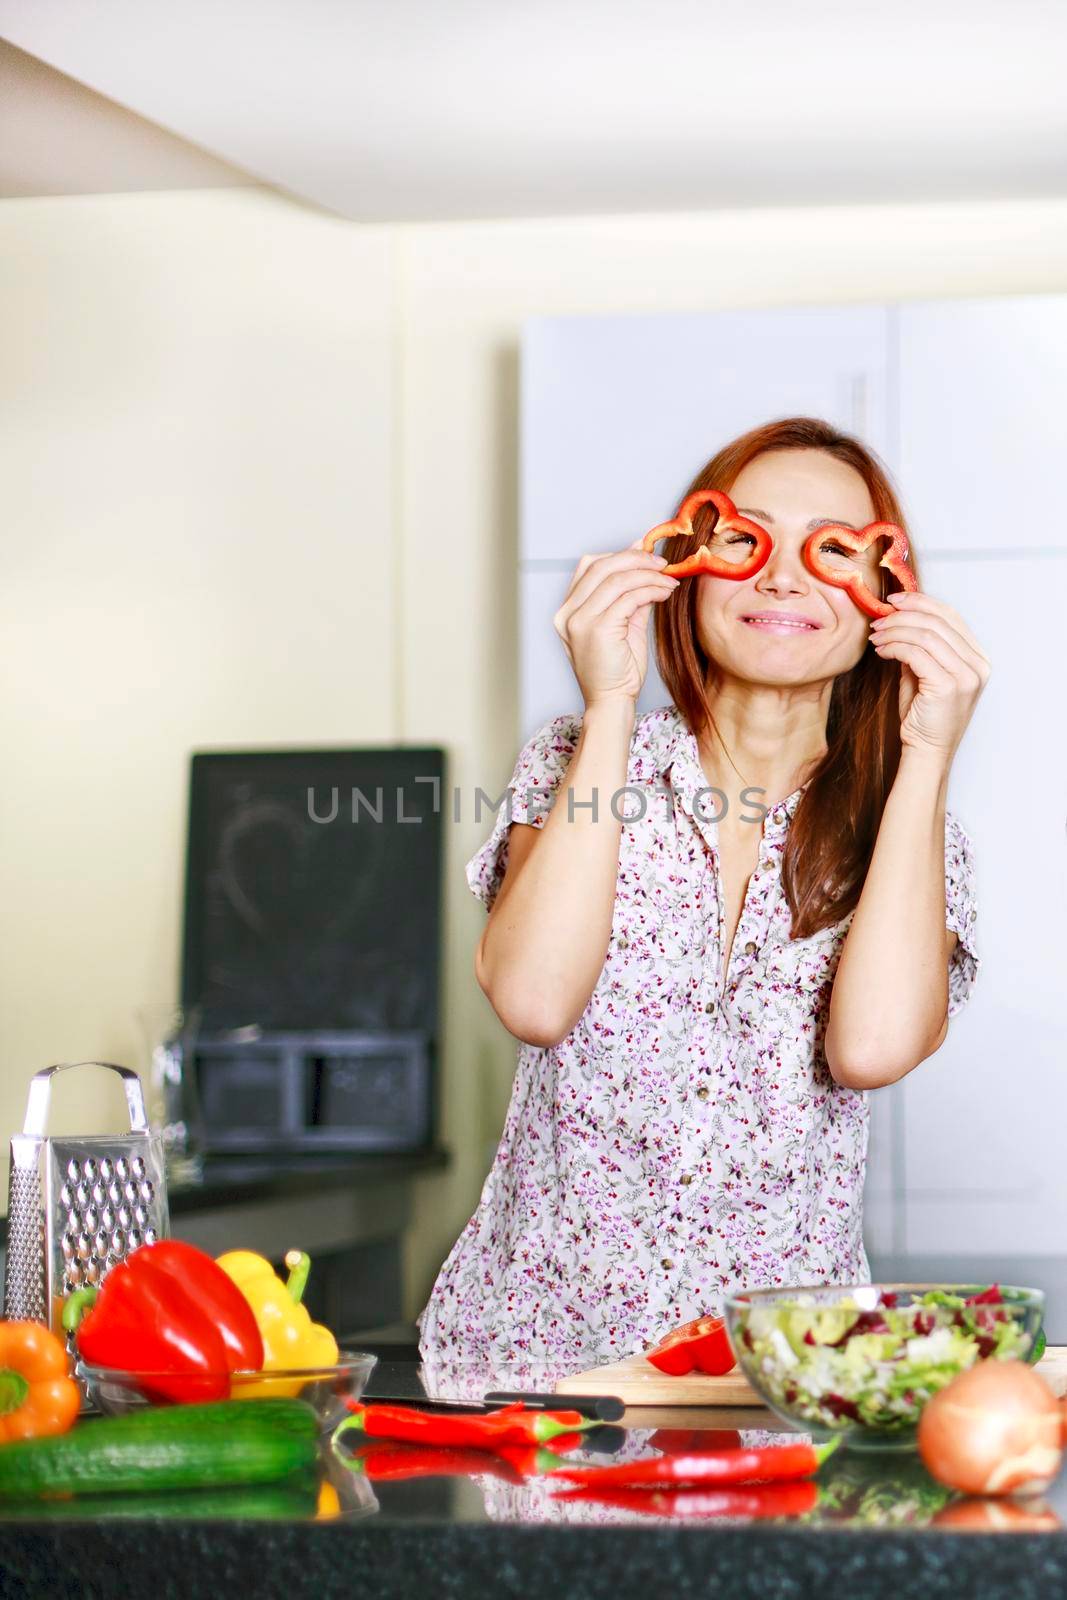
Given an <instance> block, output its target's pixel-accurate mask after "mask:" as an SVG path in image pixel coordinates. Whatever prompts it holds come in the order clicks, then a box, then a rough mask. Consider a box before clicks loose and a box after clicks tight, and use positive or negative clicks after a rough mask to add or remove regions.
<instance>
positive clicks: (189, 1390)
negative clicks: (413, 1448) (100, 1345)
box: [74, 1350, 378, 1431]
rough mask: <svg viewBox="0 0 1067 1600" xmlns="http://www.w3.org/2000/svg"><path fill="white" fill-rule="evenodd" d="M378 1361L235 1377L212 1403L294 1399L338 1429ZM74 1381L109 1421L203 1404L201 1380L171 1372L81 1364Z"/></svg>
mask: <svg viewBox="0 0 1067 1600" xmlns="http://www.w3.org/2000/svg"><path fill="white" fill-rule="evenodd" d="M377 1361H378V1358H377V1356H372V1355H363V1354H360V1353H359V1352H358V1351H353V1350H342V1351H341V1352H340V1353H339V1355H338V1358H337V1360H336V1361H335V1362H333V1363H332V1364H331V1365H329V1366H324V1367H285V1368H274V1369H271V1370H269V1371H264V1372H231V1373H229V1374H228V1377H229V1393H228V1394H226V1393H225V1392H224V1393H223V1395H222V1396H219V1395H218V1394H217V1393H216V1394H215V1395H214V1398H225V1399H229V1400H249V1401H255V1400H262V1399H265V1398H267V1397H270V1398H271V1399H277V1398H278V1397H280V1396H290V1395H291V1396H294V1397H296V1398H298V1399H300V1400H305V1401H306V1402H307V1403H308V1404H309V1405H310V1406H312V1407H313V1408H314V1411H315V1414H316V1416H317V1417H318V1419H319V1427H320V1429H321V1430H323V1431H325V1430H326V1429H329V1428H334V1427H336V1425H337V1423H338V1422H340V1420H341V1418H342V1417H344V1416H346V1415H347V1414H348V1406H347V1402H348V1401H349V1400H358V1399H359V1398H360V1397H361V1395H362V1394H363V1391H364V1389H365V1388H366V1387H367V1381H368V1379H369V1378H370V1375H371V1373H372V1371H373V1370H374V1368H375V1366H376V1365H377ZM74 1375H75V1377H76V1378H78V1379H80V1380H81V1382H82V1383H83V1384H84V1386H85V1391H86V1395H87V1397H88V1400H89V1402H90V1404H91V1405H92V1406H94V1407H95V1408H96V1409H97V1410H98V1411H102V1412H104V1413H105V1415H107V1416H112V1417H120V1416H123V1415H124V1414H125V1413H126V1412H127V1411H133V1410H136V1409H137V1408H138V1407H140V1406H146V1405H168V1404H175V1403H180V1402H182V1401H188V1402H190V1403H192V1402H197V1401H202V1400H204V1399H206V1398H210V1397H211V1396H209V1395H205V1393H204V1388H203V1379H202V1378H201V1377H199V1375H198V1376H197V1377H191V1378H189V1379H187V1380H186V1381H185V1382H184V1383H183V1380H182V1378H181V1377H180V1376H179V1375H177V1374H175V1373H173V1372H127V1371H125V1370H120V1369H118V1368H115V1367H96V1366H91V1365H90V1364H89V1363H88V1362H87V1361H82V1360H79V1361H78V1364H77V1366H76V1368H75V1373H74Z"/></svg>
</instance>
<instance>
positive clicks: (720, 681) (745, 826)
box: [419, 418, 989, 1388]
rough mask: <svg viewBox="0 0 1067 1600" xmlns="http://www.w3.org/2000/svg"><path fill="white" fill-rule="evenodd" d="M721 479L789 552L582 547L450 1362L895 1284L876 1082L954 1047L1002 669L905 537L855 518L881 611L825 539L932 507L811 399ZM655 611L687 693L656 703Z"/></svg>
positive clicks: (518, 879) (708, 470)
mask: <svg viewBox="0 0 1067 1600" xmlns="http://www.w3.org/2000/svg"><path fill="white" fill-rule="evenodd" d="M704 488H714V489H719V490H724V491H726V492H727V493H728V494H729V495H730V497H731V498H732V499H733V501H734V503H735V504H736V506H737V508H738V511H739V512H741V513H742V514H744V515H745V516H747V517H749V518H751V519H752V520H755V521H757V522H759V523H761V524H762V525H763V526H764V527H765V528H766V529H767V531H768V532H769V533H770V534H771V535H772V538H773V547H772V550H771V554H770V557H769V559H768V560H767V562H766V564H765V565H764V566H763V567H762V569H761V570H760V571H759V572H758V573H756V574H755V575H754V576H752V577H749V578H744V579H741V580H735V579H730V578H720V577H715V576H709V575H700V576H694V577H686V578H683V579H681V580H678V579H675V578H673V577H670V576H665V575H664V574H663V573H662V571H661V569H662V567H663V566H664V565H665V561H664V557H663V556H661V555H649V554H648V553H646V552H645V551H643V550H641V548H640V545H641V541H640V540H637V541H635V544H634V545H632V546H631V547H630V548H629V549H627V550H623V551H620V552H617V553H614V554H610V555H603V556H588V555H587V556H583V557H582V558H581V560H580V561H579V563H578V566H577V568H576V569H575V572H574V576H573V578H572V581H571V584H570V588H569V590H568V593H567V596H566V599H565V600H564V602H563V605H562V606H561V607H560V609H559V611H558V612H557V614H556V617H555V626H556V629H557V632H558V633H559V634H560V636H561V638H562V640H563V642H564V645H565V648H566V650H567V653H568V656H569V658H570V661H571V664H572V666H573V669H574V673H575V676H576V678H577V681H578V685H579V688H580V690H581V693H582V697H583V700H584V712H583V713H582V714H581V715H571V714H565V715H562V716H558V717H555V718H554V719H553V720H552V721H551V722H549V723H548V724H546V725H545V726H544V727H543V728H541V729H540V730H539V731H538V732H537V733H536V734H534V736H533V738H532V739H530V740H529V742H528V743H527V744H526V745H525V747H524V748H523V750H522V752H521V753H520V755H519V759H518V762H517V764H516V767H515V771H514V773H513V775H512V779H511V788H512V791H513V803H512V805H511V808H510V816H509V809H508V807H507V806H504V807H502V808H501V810H500V812H499V813H498V815H497V818H496V823H495V826H494V828H493V830H492V833H491V835H490V837H489V839H488V840H487V841H486V843H485V845H484V846H483V847H482V849H481V850H479V851H478V853H477V854H476V855H475V856H474V858H473V859H472V860H471V861H470V862H469V863H468V866H467V877H468V882H469V884H470V887H471V888H472V890H473V891H474V893H475V894H477V895H479V897H480V898H481V899H482V900H483V901H484V902H485V904H486V906H487V907H488V908H489V910H490V916H489V920H488V922H487V924H486V927H485V931H484V933H483V935H482V938H481V942H480V944H479V946H478V951H477V956H476V963H475V966H476V974H477V977H478V981H479V983H480V985H481V987H482V988H483V990H484V991H485V993H486V994H487V995H488V997H489V999H490V1001H491V1002H492V1004H493V1007H494V1009H495V1010H496V1012H497V1014H498V1015H499V1017H500V1018H501V1020H502V1021H503V1022H504V1024H505V1026H506V1027H508V1028H509V1029H510V1030H511V1032H512V1033H514V1034H515V1035H517V1037H518V1038H519V1040H520V1041H521V1047H520V1049H519V1054H518V1068H517V1072H516V1077H515V1083H514V1089H513V1092H512V1097H511V1103H510V1106H509V1109H508V1114H507V1120H506V1123H505V1127H504V1132H503V1136H502V1138H501V1141H500V1146H499V1149H498V1151H497V1155H496V1159H495V1161H494V1163H493V1167H492V1170H491V1172H490V1173H489V1176H488V1178H487V1179H486V1181H485V1185H484V1187H483V1190H482V1195H481V1201H480V1203H479V1206H478V1208H477V1210H476V1211H475V1213H474V1215H473V1217H472V1218H471V1219H470V1221H469V1223H468V1224H467V1226H466V1228H465V1229H464V1230H463V1233H462V1234H461V1235H460V1237H459V1239H458V1240H457V1242H456V1244H455V1246H454V1247H453V1249H452V1251H451V1253H450V1255H449V1257H448V1259H447V1260H446V1261H445V1263H444V1265H443V1267H442V1268H441V1271H440V1273H439V1275H438V1278H437V1281H436V1283H435V1285H434V1288H433V1291H432V1294H431V1296H430V1299H429V1302H428V1304H427V1306H426V1307H425V1309H424V1310H423V1312H422V1313H421V1316H420V1318H419V1326H420V1330H421V1344H420V1349H421V1353H422V1356H423V1360H424V1364H425V1366H426V1369H427V1370H428V1372H429V1374H430V1376H431V1379H432V1380H433V1381H436V1382H441V1381H445V1380H447V1381H451V1382H452V1383H453V1384H461V1382H462V1379H463V1376H464V1374H466V1375H468V1376H470V1377H471V1380H472V1385H473V1387H475V1388H476V1387H477V1384H478V1382H479V1381H480V1382H481V1383H482V1387H483V1388H484V1386H485V1385H484V1379H485V1376H486V1374H487V1373H488V1372H491V1371H509V1370H510V1371H511V1373H512V1374H513V1376H517V1375H518V1373H519V1372H522V1373H524V1374H525V1375H526V1377H528V1378H529V1377H532V1376H541V1377H544V1378H546V1379H547V1378H550V1377H551V1376H552V1374H557V1375H559V1374H562V1373H565V1372H575V1371H580V1370H583V1369H585V1368H588V1367H592V1366H595V1365H598V1364H601V1363H605V1362H610V1361H612V1360H617V1359H620V1358H622V1357H624V1356H627V1355H630V1354H632V1353H633V1352H635V1351H640V1350H644V1349H646V1348H647V1347H648V1346H649V1345H651V1344H652V1343H653V1342H654V1341H656V1340H657V1339H659V1338H661V1337H662V1336H663V1335H664V1334H666V1333H667V1332H668V1331H669V1330H670V1328H671V1327H672V1326H674V1325H676V1324H677V1323H679V1322H683V1321H687V1320H689V1319H691V1318H693V1317H696V1316H698V1315H700V1314H702V1313H704V1312H712V1311H715V1310H717V1309H718V1308H719V1307H720V1305H721V1302H722V1298H723V1295H724V1294H725V1293H726V1292H728V1291H730V1290H733V1289H735V1288H741V1287H746V1286H747V1287H757V1286H766V1285H791V1284H803V1283H823V1282H827V1283H835V1282H836V1283H848V1282H867V1281H869V1280H870V1268H869V1266H868V1262H867V1257H866V1254H865V1251H864V1246H863V1236H862V1198H863V1179H864V1167H865V1161H866V1153H867V1136H868V1091H870V1090H872V1089H877V1088H879V1087H881V1086H882V1085H884V1084H890V1083H894V1082H896V1081H897V1080H899V1079H900V1078H902V1077H903V1076H904V1075H905V1074H906V1073H908V1072H910V1071H912V1070H913V1069H914V1068H915V1067H917V1066H918V1065H919V1063H920V1062H922V1061H924V1060H925V1059H926V1058H927V1057H928V1056H930V1055H932V1054H933V1053H934V1051H935V1050H937V1049H938V1047H939V1046H940V1045H941V1043H942V1042H943V1040H944V1038H945V1036H946V1033H947V1030H948V1018H949V1017H951V1016H953V1015H954V1014H955V1013H956V1012H957V1011H958V1010H959V1009H960V1007H961V1006H962V1005H963V1003H964V1001H965V1000H966V998H967V995H968V993H969V991H970V988H971V986H972V984H973V982H974V979H975V976H976V973H977V970H978V955H977V951H976V947H975V900H974V867H973V856H972V850H971V844H970V840H969V839H968V837H967V835H966V834H965V833H964V832H963V830H962V829H961V827H960V826H959V824H958V823H957V822H956V820H955V818H954V817H953V816H952V815H951V813H948V812H946V809H945V794H946V787H947V782H948V776H949V771H950V769H951V766H952V760H953V757H954V755H955V752H956V749H957V747H958V745H959V742H960V740H961V738H962V736H963V733H964V730H965V729H966V727H967V724H968V722H969V720H970V717H971V715H972V713H973V711H974V707H975V703H976V701H977V699H978V697H979V695H980V694H981V692H982V689H983V688H984V686H985V683H986V681H987V679H988V676H989V663H988V661H987V659H986V657H985V655H984V654H983V652H982V650H981V648H980V646H979V645H978V644H977V643H976V641H975V639H974V637H973V635H972V634H971V632H970V630H969V628H968V627H967V625H966V623H965V622H964V621H963V620H962V618H961V617H959V616H958V615H957V613H956V612H955V611H954V610H952V608H951V607H950V606H948V605H945V604H944V603H943V602H942V601H940V600H936V599H934V598H933V596H931V595H927V594H922V593H917V594H912V593H906V592H902V593H900V594H889V593H888V591H889V590H890V589H892V588H893V587H895V583H896V580H895V579H893V578H892V577H891V576H890V574H889V573H888V572H887V570H886V569H885V568H883V567H881V566H879V564H878V562H879V558H880V556H881V555H882V553H883V551H884V546H883V545H881V544H880V543H879V544H877V545H873V546H870V547H869V548H868V549H867V551H865V552H864V553H863V554H862V555H861V556H854V555H850V554H849V553H848V552H845V551H843V550H842V548H841V547H840V546H836V545H831V543H830V541H829V540H828V542H827V546H826V559H827V561H837V562H844V563H850V564H851V565H852V566H853V567H854V568H856V569H857V570H859V571H860V572H861V573H862V575H863V577H864V579H865V581H866V583H867V585H868V586H869V587H870V588H871V589H873V590H874V592H875V593H876V594H880V595H881V596H882V597H883V598H886V599H888V600H889V602H890V603H891V604H892V605H893V607H894V610H893V614H892V615H891V616H889V617H887V618H886V619H885V620H881V621H878V622H875V623H874V624H873V625H872V624H871V623H870V622H869V620H868V618H867V616H866V615H865V614H864V613H863V612H862V611H861V610H860V609H859V607H858V606H857V605H856V604H855V603H854V601H853V600H852V598H851V596H850V594H849V593H848V592H847V591H846V590H845V589H843V588H840V587H837V586H834V585H831V584H829V583H827V582H825V581H823V580H821V579H820V578H817V577H815V576H813V574H812V573H811V572H810V571H809V570H808V568H807V566H806V565H805V563H804V560H803V559H802V554H801V552H802V547H803V545H804V543H805V541H806V540H807V538H808V536H809V532H810V531H811V530H812V529H814V528H816V527H818V526H819V525H820V524H821V523H825V522H838V523H842V522H843V523H847V524H849V525H850V526H852V527H854V528H857V529H859V528H863V527H865V526H866V525H867V524H869V523H871V522H873V521H876V520H877V521H890V522H898V523H903V520H904V519H903V516H902V513H901V509H900V506H899V503H898V501H897V498H896V495H895V493H894V491H893V488H892V486H891V484H890V483H889V481H888V479H887V477H886V474H885V472H884V471H883V469H882V468H881V466H880V465H879V463H878V462H877V460H876V459H875V458H874V457H873V455H872V454H871V453H870V452H869V451H868V450H867V449H866V448H865V447H864V446H863V445H862V444H860V443H859V442H857V441H856V440H854V439H851V438H849V437H847V436H845V435H842V434H840V433H838V432H837V431H836V430H835V429H833V428H831V427H830V426H828V425H827V424H825V423H823V422H819V421H816V420H812V419H808V418H791V419H787V420H784V421H780V422H776V423H771V424H768V425H767V426H765V427H763V428H759V429H756V430H754V431H753V432H751V433H748V434H746V435H745V436H744V437H742V438H740V439H738V440H737V441H736V442H734V443H733V444H731V445H729V446H727V447H726V448H725V449H723V450H721V451H720V452H719V453H718V454H717V455H716V456H714V457H713V458H712V460H711V461H709V462H708V463H707V465H706V466H705V467H704V468H703V470H702V471H701V472H700V473H699V474H698V476H697V477H696V479H695V480H694V482H693V484H692V485H691V486H690V489H689V490H688V491H687V493H692V492H694V491H695V490H697V489H704ZM702 515H705V513H704V512H701V513H698V516H697V520H696V524H695V526H696V531H697V537H698V538H699V539H701V540H702V542H707V541H709V539H710V542H712V543H713V544H714V542H715V536H714V534H712V533H711V530H710V526H709V525H710V524H712V523H714V521H715V516H714V513H712V512H710V511H709V512H708V513H707V514H706V520H705V525H704V527H702V526H701V522H700V517H701V516H702ZM719 537H720V539H721V538H722V537H723V535H722V534H721V533H720V535H719ZM732 537H733V538H734V539H737V538H741V537H743V536H742V535H733V536H732ZM749 537H751V536H749ZM694 547H695V546H694V544H693V542H692V541H691V540H689V541H687V540H685V539H683V538H681V537H675V538H673V539H672V540H671V541H670V542H669V544H668V547H667V556H668V557H669V559H670V561H677V560H680V559H681V558H682V557H683V556H684V555H687V554H690V553H691V551H692V549H693V548H694ZM912 568H913V571H916V576H917V577H918V573H917V569H916V568H915V566H914V558H912ZM652 607H654V608H655V612H654V622H655V634H656V647H657V656H658V660H659V663H660V671H661V675H662V677H663V681H664V683H665V685H666V687H667V689H668V691H669V693H670V695H671V699H672V702H673V703H672V704H670V705H666V706H662V707H660V708H659V709H657V710H654V711H650V712H646V713H643V714H641V715H638V714H637V712H636V701H637V697H638V693H639V691H640V688H641V684H642V681H643V679H644V676H645V671H646V665H647V646H646V635H647V628H646V624H647V619H648V616H649V613H650V608H652ZM782 618H785V619H787V620H785V621H784V622H783V621H782V620H781V619H782ZM626 786H629V787H628V788H626ZM624 788H626V793H625V794H620V793H619V792H620V791H623V790H624ZM535 790H536V791H541V792H540V793H534V792H533V791H535ZM594 796H595V797H596V809H595V810H594V809H593V805H592V802H593V800H594ZM642 796H643V797H644V808H643V810H642V799H641V797H642ZM613 799H614V805H613V804H612V801H613ZM620 819H621V820H620Z"/></svg>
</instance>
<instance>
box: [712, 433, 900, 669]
mask: <svg viewBox="0 0 1067 1600" xmlns="http://www.w3.org/2000/svg"><path fill="white" fill-rule="evenodd" d="M729 494H730V498H731V500H732V501H733V502H734V504H735V505H736V507H737V509H738V511H739V512H741V513H742V514H743V515H744V516H746V517H750V518H751V519H752V520H753V521H754V522H759V523H762V525H763V526H764V527H765V528H766V529H767V532H768V533H769V534H770V535H771V538H772V539H773V541H774V546H773V549H772V550H771V554H770V557H769V559H768V561H767V564H766V566H765V567H763V568H761V570H760V571H759V572H757V573H756V575H755V577H754V578H748V579H746V580H745V581H743V582H740V583H738V582H735V581H734V580H733V579H730V578H714V577H710V576H707V575H702V576H700V577H699V578H698V579H697V580H696V581H697V583H698V584H699V589H698V592H697V600H696V622H697V632H698V636H699V638H700V642H701V644H702V646H703V647H704V649H705V650H706V652H707V654H708V655H709V656H710V657H711V658H712V659H713V660H714V661H715V662H716V663H717V665H718V666H719V667H720V668H722V669H724V670H725V671H726V672H728V673H731V674H732V675H733V676H735V677H738V678H743V679H746V680H748V681H749V682H753V683H763V684H768V685H770V684H774V685H785V684H804V683H812V682H815V681H818V680H821V679H826V678H833V677H836V676H837V675H838V674H839V673H842V672H848V671H849V670H850V669H851V668H852V667H854V666H855V664H856V662H857V661H858V660H859V659H860V657H861V656H862V654H863V652H864V650H865V649H866V646H867V635H868V630H869V626H870V624H869V621H868V618H867V617H866V616H865V615H864V614H863V612H862V611H860V609H859V607H858V606H857V605H856V604H855V602H854V601H853V600H852V599H851V597H850V596H849V594H848V593H847V592H846V591H845V590H844V589H837V588H835V587H834V586H833V585H832V584H829V583H823V582H822V581H821V580H820V579H819V578H816V577H815V576H814V574H813V573H811V572H809V571H808V569H807V567H806V566H805V565H804V558H803V556H802V554H801V551H802V550H803V547H804V543H805V541H806V540H807V538H808V536H809V535H810V534H811V532H812V531H813V529H814V528H816V527H817V526H818V525H819V523H822V522H844V523H848V524H849V526H850V527H853V528H855V529H860V528H863V527H866V525H867V524H868V523H869V522H873V521H874V520H875V512H874V506H873V504H872V501H871V496H870V492H869V491H868V488H867V485H866V484H865V483H864V481H863V479H862V478H861V477H860V475H859V473H858V472H855V471H853V469H852V468H851V467H848V466H846V465H845V464H844V463H843V462H841V461H837V460H835V458H834V457H833V456H830V455H827V454H826V452H825V451H823V450H814V449H813V450H777V451H769V452H767V453H766V454H765V455H762V456H758V457H757V459H756V460H755V461H751V462H749V464H748V466H747V467H745V468H744V469H743V471H742V472H740V473H739V474H738V476H737V478H735V480H734V482H733V485H732V486H731V488H730V490H729ZM884 548H885V546H884V544H883V543H882V541H880V540H879V541H876V542H875V543H874V544H873V545H871V546H869V547H868V548H867V550H865V551H864V552H863V554H862V555H860V556H854V555H848V554H845V553H842V554H840V555H835V554H828V555H827V560H828V561H830V560H834V561H837V562H840V564H841V566H842V567H843V568H847V569H848V570H851V571H858V572H859V573H860V574H861V575H862V576H863V578H864V581H865V582H866V583H867V584H868V585H869V587H870V588H871V589H873V590H874V592H875V594H879V593H880V592H881V590H880V587H879V578H878V561H879V559H880V557H881V555H882V552H883V550H884ZM757 612H770V613H773V614H777V615H780V616H782V617H784V618H788V619H790V621H791V623H793V624H795V623H797V622H798V621H803V622H804V623H807V624H808V626H806V627H798V626H783V625H782V624H775V623H774V622H773V620H772V621H771V622H767V621H763V622H760V621H758V620H751V619H753V615H754V613H757Z"/></svg>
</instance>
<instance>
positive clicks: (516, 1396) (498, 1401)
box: [482, 1389, 626, 1422]
mask: <svg viewBox="0 0 1067 1600" xmlns="http://www.w3.org/2000/svg"><path fill="white" fill-rule="evenodd" d="M482 1398H483V1399H484V1401H485V1403H486V1405H494V1406H508V1405H512V1404H514V1402H515V1401H516V1400H521V1401H522V1403H523V1405H525V1406H529V1408H530V1410H531V1411H577V1412H578V1413H579V1414H580V1415H581V1416H583V1417H589V1418H590V1419H591V1420H593V1421H595V1422H618V1420H619V1418H620V1417H621V1416H622V1414H623V1412H624V1411H625V1410H626V1407H625V1405H624V1404H623V1402H622V1401H621V1400H620V1399H619V1397H618V1395H614V1394H523V1393H522V1391H521V1390H519V1389H516V1390H514V1391H511V1390H508V1389H494V1390H493V1391H492V1392H491V1393H490V1394H487V1395H484V1396H483V1397H482Z"/></svg>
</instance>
